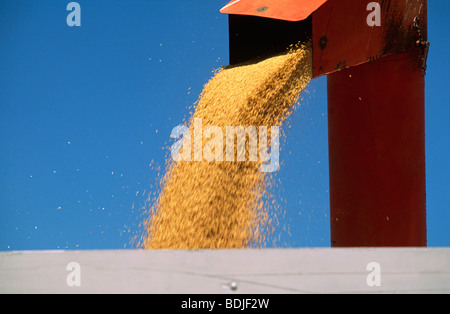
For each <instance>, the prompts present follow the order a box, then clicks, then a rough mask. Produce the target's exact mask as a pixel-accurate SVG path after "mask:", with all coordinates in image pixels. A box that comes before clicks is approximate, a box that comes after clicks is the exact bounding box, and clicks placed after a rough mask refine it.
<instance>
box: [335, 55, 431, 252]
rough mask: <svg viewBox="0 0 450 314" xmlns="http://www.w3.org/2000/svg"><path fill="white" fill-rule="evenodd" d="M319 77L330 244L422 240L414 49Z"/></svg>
mask: <svg viewBox="0 0 450 314" xmlns="http://www.w3.org/2000/svg"><path fill="white" fill-rule="evenodd" d="M327 80H328V124H329V130H328V132H329V166H330V170H329V171H330V209H331V217H330V219H331V240H332V246H336V247H348V246H370V247H372V246H426V214H425V213H426V207H425V202H426V201H425V191H426V190H425V123H424V121H425V119H424V101H425V99H424V72H423V70H422V50H421V49H420V48H416V49H414V50H411V51H408V52H405V53H401V54H397V55H393V56H389V57H385V58H382V59H379V60H377V61H373V62H370V63H365V64H363V65H360V66H357V67H352V68H349V69H346V70H343V71H339V72H335V73H333V74H330V75H328V77H327Z"/></svg>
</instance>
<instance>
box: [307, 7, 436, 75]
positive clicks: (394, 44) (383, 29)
mask: <svg viewBox="0 0 450 314" xmlns="http://www.w3.org/2000/svg"><path fill="white" fill-rule="evenodd" d="M369 3H373V0H345V1H343V0H328V1H327V2H326V3H325V4H324V5H323V6H322V7H321V8H320V9H319V10H317V11H316V12H315V13H314V14H313V17H312V18H313V27H312V32H313V34H312V38H313V73H314V77H317V76H321V75H324V74H329V73H333V72H335V71H339V70H343V69H346V68H349V67H351V66H356V65H359V64H363V63H366V62H369V61H372V60H375V59H379V58H381V57H385V56H390V55H393V54H397V53H401V52H403V51H408V50H411V49H414V48H415V47H417V45H418V43H417V42H418V41H419V45H423V44H424V42H426V40H427V2H426V0H395V1H393V0H392V1H386V0H385V1H379V2H377V3H380V16H381V24H380V26H369V25H368V23H367V19H368V16H369V14H370V13H371V12H372V11H370V10H367V7H368V4H369ZM369 8H370V7H369ZM424 48H425V47H424Z"/></svg>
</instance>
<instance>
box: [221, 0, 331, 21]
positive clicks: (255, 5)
mask: <svg viewBox="0 0 450 314" xmlns="http://www.w3.org/2000/svg"><path fill="white" fill-rule="evenodd" d="M325 2H327V0H237V1H236V0H233V1H231V2H229V3H228V4H227V5H226V6H224V7H223V8H222V9H221V10H220V12H221V13H225V14H239V15H251V16H259V17H267V18H272V19H279V20H285V21H301V20H304V19H306V18H307V17H308V16H310V15H311V13H313V12H314V11H316V10H317V9H318V8H319V7H320V6H321V5H322V4H324V3H325Z"/></svg>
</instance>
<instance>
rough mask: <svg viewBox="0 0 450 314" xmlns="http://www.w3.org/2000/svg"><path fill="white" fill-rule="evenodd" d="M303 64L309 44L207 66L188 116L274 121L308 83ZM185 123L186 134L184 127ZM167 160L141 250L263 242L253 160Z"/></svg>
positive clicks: (259, 184)
mask: <svg viewBox="0 0 450 314" xmlns="http://www.w3.org/2000/svg"><path fill="white" fill-rule="evenodd" d="M311 64H312V54H311V49H310V47H306V46H302V47H299V48H297V47H292V51H291V53H288V54H284V55H279V56H276V57H272V58H269V59H266V60H263V61H261V62H258V63H254V64H252V65H247V66H236V67H232V68H226V69H221V70H218V71H215V72H214V77H213V78H212V79H211V80H210V81H209V82H208V83H207V84H206V85H205V87H204V89H203V92H202V94H201V96H200V99H199V101H198V103H197V105H196V108H195V112H194V113H192V112H190V114H192V115H191V120H190V121H192V119H193V118H202V121H203V128H205V127H207V126H208V125H211V126H219V127H221V128H225V127H226V126H244V125H245V126H249V125H253V126H258V127H259V126H274V125H281V124H282V123H283V122H284V121H285V120H286V118H287V117H288V116H289V114H290V113H291V111H292V110H293V105H294V103H296V102H297V100H298V98H299V95H300V93H301V91H302V90H303V88H304V87H305V86H306V85H307V84H308V82H309V81H310V80H311V77H312V70H311V69H312V66H311ZM190 128H191V134H193V132H192V128H193V126H192V124H191V125H190ZM224 130H225V129H224ZM223 134H224V135H225V131H223ZM269 138H270V137H269ZM205 142H206V140H205V139H204V142H203V145H205ZM224 143H225V141H224ZM191 146H192V145H191ZM191 154H192V155H193V154H194V150H192V151H191ZM192 160H193V158H192ZM169 162H170V163H169V167H168V170H167V171H168V172H167V174H166V176H165V177H164V181H163V186H162V191H161V193H160V195H159V197H158V199H157V201H156V202H155V204H152V209H151V211H153V214H152V215H151V216H150V217H149V219H148V224H147V232H146V238H144V240H143V243H142V246H143V247H144V248H146V249H207V248H215V249H217V248H245V247H249V246H258V245H262V244H263V243H264V240H265V237H266V235H267V233H268V232H269V231H270V229H271V228H270V223H271V221H273V220H271V216H270V214H269V213H268V212H267V208H266V207H265V203H264V200H263V196H265V195H267V194H266V192H267V187H268V185H269V183H268V181H267V180H266V175H265V174H264V173H262V172H261V171H260V164H261V162H262V161H261V160H259V161H257V162H254V161H248V160H247V161H239V162H238V161H233V162H218V161H214V162H207V161H204V160H203V161H181V162H178V163H175V162H173V161H172V160H171V159H170V160H169ZM137 195H138V192H136V196H137ZM233 287H237V284H236V285H230V289H233Z"/></svg>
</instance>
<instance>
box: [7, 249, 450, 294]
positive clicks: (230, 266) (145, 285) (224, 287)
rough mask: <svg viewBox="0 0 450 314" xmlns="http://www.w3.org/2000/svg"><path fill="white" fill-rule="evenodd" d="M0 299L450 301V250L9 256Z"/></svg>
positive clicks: (38, 253)
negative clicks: (341, 296) (219, 296)
mask: <svg viewBox="0 0 450 314" xmlns="http://www.w3.org/2000/svg"><path fill="white" fill-rule="evenodd" d="M0 293H182V294H185V293H188V294H205V293H207V294H209V293H231V294H233V293H245V294H247V293H252V294H253V293H255V294H258V293H270V294H272V293H450V248H395V249H394V248H392V249H391V248H380V249H376V248H373V249H372V248H370V249H365V248H355V249H337V248H329V249H248V250H200V251H169V250H168V251H142V250H117V251H115V250H112V251H20V252H3V253H0Z"/></svg>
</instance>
